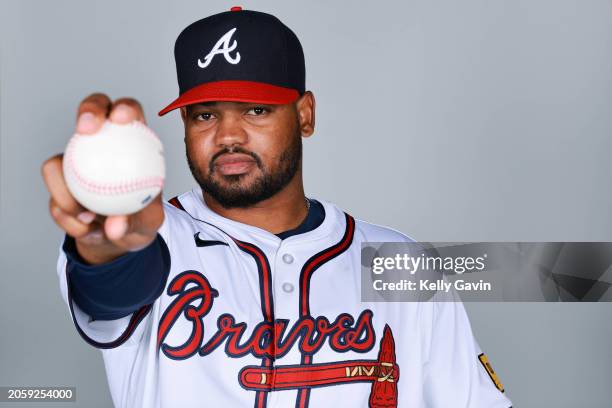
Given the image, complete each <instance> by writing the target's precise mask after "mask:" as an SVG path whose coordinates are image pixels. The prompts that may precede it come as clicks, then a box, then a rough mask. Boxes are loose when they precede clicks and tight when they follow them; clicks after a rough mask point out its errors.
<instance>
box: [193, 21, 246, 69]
mask: <svg viewBox="0 0 612 408" xmlns="http://www.w3.org/2000/svg"><path fill="white" fill-rule="evenodd" d="M235 31H236V27H234V28H232V29H231V30H229V31H228V32H227V33H225V34H223V37H221V38H219V41H217V43H216V44H215V46H214V47H213V48H212V50H210V52H209V53H208V54H207V55H206V56H205V57H204V62H202V60H201V59H198V66H199V67H200V68H206V67H207V66H209V65H210V63H211V62H212V60H213V58H214V57H215V55H217V54H223V56H224V57H225V60H226V61H227V62H229V63H230V64H237V63H239V62H240V53H239V52H238V51H236V56H235V57H233V58H232V56H231V55H230V53H231V52H232V51H234V50H235V49H236V47H238V41H236V40H234V42H233V43H232V45H231V46H230V41H231V39H232V35H234V32H235Z"/></svg>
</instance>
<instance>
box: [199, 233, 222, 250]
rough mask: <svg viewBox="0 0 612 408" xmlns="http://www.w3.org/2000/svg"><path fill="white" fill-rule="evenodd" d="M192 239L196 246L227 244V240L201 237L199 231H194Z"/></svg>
mask: <svg viewBox="0 0 612 408" xmlns="http://www.w3.org/2000/svg"><path fill="white" fill-rule="evenodd" d="M193 239H195V243H196V246H197V247H198V248H201V247H209V246H214V245H225V246H229V245H228V244H227V242H223V241H215V240H210V239H202V238H200V233H199V232H196V233H195V235H194V236H193Z"/></svg>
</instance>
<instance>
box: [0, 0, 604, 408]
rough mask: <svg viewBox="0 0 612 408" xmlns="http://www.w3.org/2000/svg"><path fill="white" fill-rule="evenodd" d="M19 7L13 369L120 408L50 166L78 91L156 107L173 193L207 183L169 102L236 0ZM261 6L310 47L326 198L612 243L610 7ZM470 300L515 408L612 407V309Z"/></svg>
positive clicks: (479, 229)
mask: <svg viewBox="0 0 612 408" xmlns="http://www.w3.org/2000/svg"><path fill="white" fill-rule="evenodd" d="M0 4H1V6H0V7H1V10H0V44H1V54H0V55H1V65H0V75H1V76H0V84H1V93H0V109H1V110H0V114H1V116H0V121H1V128H0V129H1V139H0V149H1V161H0V165H1V168H0V177H1V195H0V221H1V228H0V234H1V241H0V248H1V250H2V254H1V259H2V261H1V271H0V272H1V273H2V280H1V282H2V283H1V284H0V325H1V326H0V385H74V386H76V387H77V392H78V403H77V404H70V405H69V406H71V407H75V406H78V407H105V406H110V405H111V400H110V396H109V393H108V388H107V385H106V378H105V374H104V367H103V364H102V359H101V355H100V353H99V351H97V350H95V349H93V348H92V347H90V346H88V345H87V344H85V343H84V342H83V341H82V340H81V339H80V337H79V336H78V334H77V333H76V331H75V330H74V328H73V325H72V322H71V321H70V319H69V316H68V314H67V310H66V307H65V305H64V303H63V302H62V300H61V298H60V293H59V288H58V280H57V276H56V272H55V262H56V256H57V249H58V245H59V243H60V239H61V236H62V234H61V233H60V231H59V230H58V229H57V228H56V227H55V226H54V224H53V223H52V222H51V219H50V217H49V216H48V213H47V200H48V195H47V192H46V191H45V188H44V186H43V182H42V179H41V177H40V164H41V163H42V162H43V160H44V159H45V158H46V157H48V156H50V155H51V154H53V153H57V152H59V151H62V150H63V147H64V145H65V143H66V142H67V140H68V138H69V136H70V135H71V134H72V131H73V128H74V119H75V109H76V106H77V104H78V102H79V101H80V99H81V98H82V97H84V96H85V95H87V94H89V93H91V92H94V91H104V92H107V93H108V94H109V95H110V96H111V97H113V98H116V97H120V96H126V95H129V96H134V97H136V98H138V99H139V100H141V101H142V103H143V105H144V107H145V110H146V113H147V117H148V121H149V124H150V125H151V127H152V128H153V129H154V130H155V131H157V132H158V133H159V135H160V136H161V138H162V140H163V142H164V144H165V148H166V154H167V161H168V179H167V188H166V190H165V192H164V196H165V198H166V199H167V198H170V197H172V196H173V195H175V194H177V193H180V192H183V191H185V190H186V189H189V188H191V186H192V185H193V183H192V179H191V175H190V173H189V170H188V168H187V165H186V162H185V159H184V144H183V140H182V138H183V129H182V123H181V121H180V118H179V115H178V113H176V112H175V113H172V114H170V115H168V117H164V118H163V119H160V118H158V117H157V116H156V114H155V113H156V112H157V111H158V110H159V109H160V108H162V107H163V106H165V104H166V103H168V102H169V101H170V100H172V99H173V98H174V97H175V96H176V94H177V85H176V79H175V72H174V61H173V55H172V47H173V44H174V40H175V38H176V36H177V34H178V33H179V32H180V30H181V29H182V28H184V27H185V26H186V25H187V24H189V23H191V22H193V21H195V20H197V19H199V18H202V17H204V16H207V15H209V14H212V13H216V12H220V11H224V10H226V9H229V7H230V6H233V5H235V4H234V3H229V2H225V1H181V2H169V1H150V0H149V1H131V2H125V1H118V0H113V1H105V2H102V1H99V2H94V1H89V2H84V1H65V0H64V1H58V0H55V1H44V0H40V1H32V0H29V1H26V0H13V1H5V0H0ZM237 4H240V3H237ZM242 5H243V6H244V7H245V8H251V9H256V10H261V11H269V12H272V13H273V14H275V15H277V16H278V17H279V18H280V19H281V20H283V21H284V22H286V23H287V24H288V25H289V26H290V27H291V28H292V29H293V30H294V31H295V32H296V33H297V35H298V37H299V38H300V39H301V41H302V43H303V46H304V49H305V54H306V59H307V87H308V88H309V89H311V90H312V91H313V92H314V94H315V96H316V98H317V108H318V109H317V131H316V133H315V136H314V137H313V138H311V139H309V140H307V141H306V142H305V179H306V190H307V193H308V194H309V195H310V196H313V197H320V198H325V199H328V200H331V201H334V202H336V203H337V204H338V205H340V206H341V207H343V208H344V209H346V210H347V211H349V212H350V213H352V214H353V215H355V216H357V217H358V218H361V219H365V220H369V221H372V222H375V223H379V224H386V225H389V226H392V227H394V228H397V229H399V230H401V231H403V232H405V233H407V234H409V235H411V236H412V237H414V238H416V239H418V240H431V241H480V240H491V241H506V240H507V241H539V240H542V241H581V240H586V241H598V240H600V241H612V218H611V217H610V216H609V211H610V208H612V193H611V192H610V184H609V182H608V181H609V179H610V175H611V174H612V163H611V162H610V161H609V159H608V157H609V155H610V152H612V141H611V138H610V136H611V131H612V115H610V108H611V106H612V105H611V103H612V82H611V74H612V5H611V3H610V1H603V0H599V1H598V0H547V1H545V0H521V1H519V0H515V1H509V0H504V1H501V0H495V1H493V0H463V1H454V0H447V1H426V0H423V1H414V0H412V1H405V0H404V1H399V0H398V1H385V2H381V1H378V2H365V1H363V2H360V3H359V4H357V2H354V1H352V2H349V1H342V2H340V1H338V2H333V3H332V2H329V1H301V2H287V1H274V2H272V1H249V2H246V3H243V4H242ZM467 309H468V312H469V314H470V317H471V321H472V324H473V329H474V331H475V333H476V336H477V338H478V340H479V342H480V344H481V346H482V348H483V349H484V350H485V351H486V352H487V353H488V355H489V357H490V360H491V361H492V364H493V367H494V368H495V369H496V371H497V372H498V374H499V375H500V377H501V380H502V382H503V383H504V385H505V386H506V390H507V392H508V394H509V396H510V397H511V398H512V399H513V401H514V403H515V406H516V407H555V408H561V407H575V406H584V407H609V406H610V402H609V401H610V391H609V390H610V387H609V383H610V381H611V380H612V375H611V374H612V369H611V368H610V367H611V364H612V355H611V352H610V348H611V346H610V344H609V343H610V341H611V340H612V330H611V327H612V304H517V303H514V304H512V303H506V304H468V305H467ZM0 406H3V404H1V403H0ZM20 406H23V407H26V406H28V404H22V405H20ZM32 406H40V405H32ZM54 406H58V407H59V406H60V405H59V404H56V405H54Z"/></svg>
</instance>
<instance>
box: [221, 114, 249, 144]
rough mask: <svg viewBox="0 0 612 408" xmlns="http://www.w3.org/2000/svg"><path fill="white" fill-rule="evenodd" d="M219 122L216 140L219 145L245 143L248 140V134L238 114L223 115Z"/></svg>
mask: <svg viewBox="0 0 612 408" xmlns="http://www.w3.org/2000/svg"><path fill="white" fill-rule="evenodd" d="M217 123H218V125H217V132H216V134H215V142H216V144H217V145H218V146H232V145H236V144H238V145H243V144H245V143H246V142H247V141H248V134H247V132H246V131H245V130H244V128H243V126H242V122H241V120H240V117H239V116H238V115H233V114H226V115H221V116H220V118H219V119H218V122H217Z"/></svg>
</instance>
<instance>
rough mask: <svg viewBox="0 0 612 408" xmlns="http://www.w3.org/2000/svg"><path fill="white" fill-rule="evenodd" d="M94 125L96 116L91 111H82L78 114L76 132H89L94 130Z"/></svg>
mask: <svg viewBox="0 0 612 408" xmlns="http://www.w3.org/2000/svg"><path fill="white" fill-rule="evenodd" d="M95 125H96V116H95V115H94V114H93V113H91V112H84V113H82V114H81V116H79V120H78V121H77V132H78V133H91V132H93V131H94V129H95Z"/></svg>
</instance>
